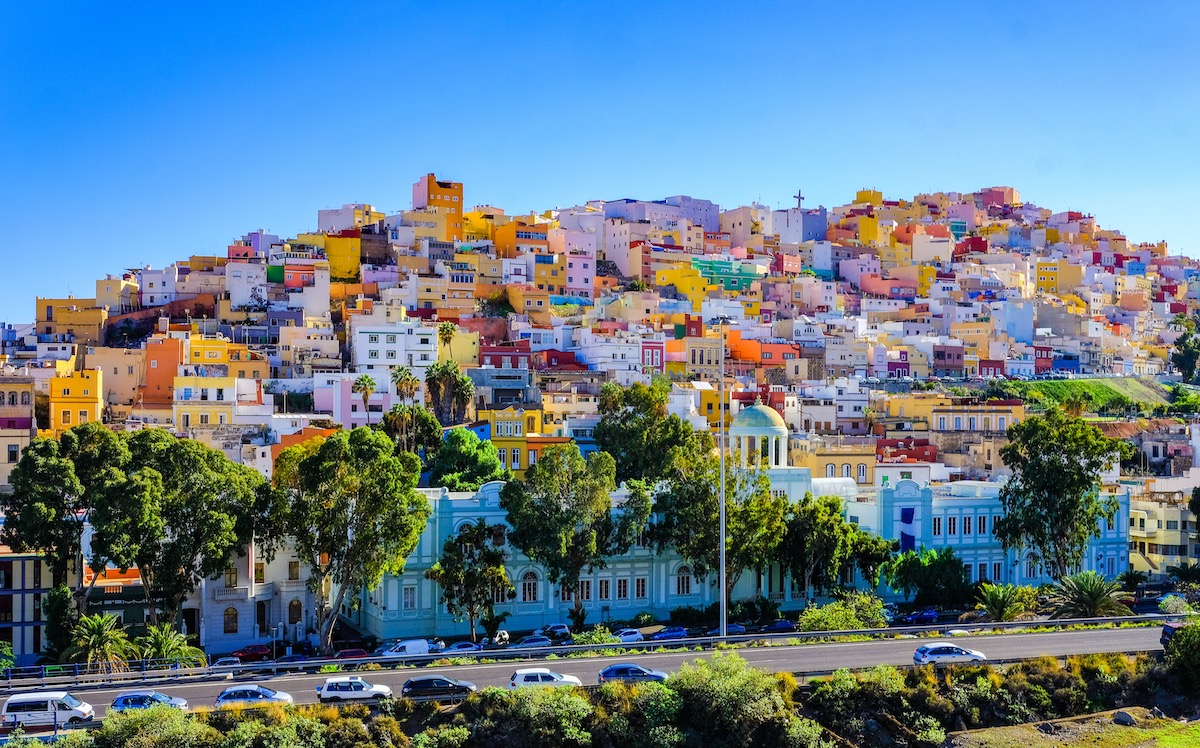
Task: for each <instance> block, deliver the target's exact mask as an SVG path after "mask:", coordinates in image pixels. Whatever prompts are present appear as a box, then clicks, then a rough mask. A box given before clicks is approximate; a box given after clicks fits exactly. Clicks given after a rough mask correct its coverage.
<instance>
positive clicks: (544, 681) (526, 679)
mask: <svg viewBox="0 0 1200 748" xmlns="http://www.w3.org/2000/svg"><path fill="white" fill-rule="evenodd" d="M582 685H583V683H582V682H581V681H580V680H579V679H578V678H576V677H575V676H574V675H562V674H560V673H556V672H554V671H553V670H550V669H549V668H544V667H531V668H523V669H521V670H518V671H516V672H515V673H513V674H512V677H510V678H509V679H508V687H509V688H525V687H529V686H582Z"/></svg>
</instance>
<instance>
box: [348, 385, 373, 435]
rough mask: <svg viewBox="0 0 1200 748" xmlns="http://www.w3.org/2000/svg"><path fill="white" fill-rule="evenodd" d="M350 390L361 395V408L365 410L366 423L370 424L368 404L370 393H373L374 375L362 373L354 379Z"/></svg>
mask: <svg viewBox="0 0 1200 748" xmlns="http://www.w3.org/2000/svg"><path fill="white" fill-rule="evenodd" d="M350 391H351V392H357V393H358V394H360V395H362V401H363V410H365V411H367V425H368V426H370V425H371V406H370V404H369V402H370V400H371V395H374V394H375V377H372V376H371V375H370V374H363V375H361V376H359V378H358V379H355V380H354V384H353V385H351V387H350Z"/></svg>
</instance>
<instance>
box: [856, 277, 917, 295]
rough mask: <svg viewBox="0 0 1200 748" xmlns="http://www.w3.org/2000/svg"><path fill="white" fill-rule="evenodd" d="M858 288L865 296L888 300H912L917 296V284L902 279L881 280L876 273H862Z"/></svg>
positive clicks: (913, 281)
mask: <svg viewBox="0 0 1200 748" xmlns="http://www.w3.org/2000/svg"><path fill="white" fill-rule="evenodd" d="M859 288H861V289H862V292H863V293H865V294H872V295H874V296H883V297H885V298H888V299H913V298H916V295H917V282H916V281H915V280H905V279H902V278H881V277H879V275H878V274H876V273H864V274H863V275H862V277H861V278H860V282H859Z"/></svg>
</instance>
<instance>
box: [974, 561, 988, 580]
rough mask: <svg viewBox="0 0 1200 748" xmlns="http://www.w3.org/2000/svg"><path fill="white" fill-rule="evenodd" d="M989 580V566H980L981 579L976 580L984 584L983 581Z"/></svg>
mask: <svg viewBox="0 0 1200 748" xmlns="http://www.w3.org/2000/svg"><path fill="white" fill-rule="evenodd" d="M987 578H988V575H987V564H979V578H978V579H976V580H975V581H976V582H982V581H983V580H985V579H987Z"/></svg>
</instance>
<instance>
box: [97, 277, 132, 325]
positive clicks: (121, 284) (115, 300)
mask: <svg viewBox="0 0 1200 748" xmlns="http://www.w3.org/2000/svg"><path fill="white" fill-rule="evenodd" d="M96 306H99V307H108V313H109V314H110V315H113V314H121V313H122V312H127V311H131V310H133V309H137V308H138V307H140V306H141V297H140V296H139V295H138V284H137V280H135V279H134V277H133V276H129V277H128V278H114V277H112V276H111V275H110V276H108V277H107V278H104V279H102V280H98V281H96Z"/></svg>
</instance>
